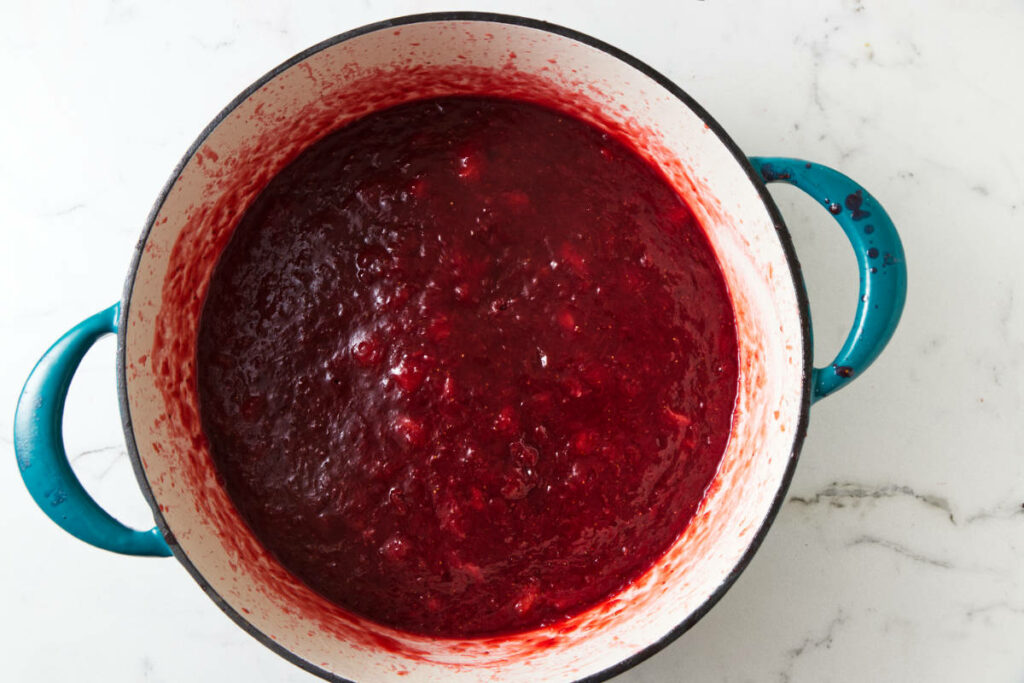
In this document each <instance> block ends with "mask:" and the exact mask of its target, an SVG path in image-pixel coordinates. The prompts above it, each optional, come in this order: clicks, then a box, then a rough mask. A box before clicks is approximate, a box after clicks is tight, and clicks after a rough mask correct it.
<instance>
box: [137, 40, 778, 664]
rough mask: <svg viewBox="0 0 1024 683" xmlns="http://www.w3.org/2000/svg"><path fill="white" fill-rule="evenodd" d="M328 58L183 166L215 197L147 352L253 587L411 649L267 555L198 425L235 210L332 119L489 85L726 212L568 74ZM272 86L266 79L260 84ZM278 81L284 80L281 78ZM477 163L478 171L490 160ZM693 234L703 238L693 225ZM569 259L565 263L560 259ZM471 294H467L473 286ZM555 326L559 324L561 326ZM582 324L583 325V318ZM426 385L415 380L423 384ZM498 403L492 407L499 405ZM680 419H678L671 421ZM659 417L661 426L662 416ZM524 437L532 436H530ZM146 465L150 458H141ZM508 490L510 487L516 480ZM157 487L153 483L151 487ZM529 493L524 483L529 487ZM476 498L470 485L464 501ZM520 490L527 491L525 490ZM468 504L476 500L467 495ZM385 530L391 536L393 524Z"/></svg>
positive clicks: (413, 644)
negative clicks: (298, 103)
mask: <svg viewBox="0 0 1024 683" xmlns="http://www.w3.org/2000/svg"><path fill="white" fill-rule="evenodd" d="M509 57H510V59H515V54H514V53H512V54H510V55H509ZM336 68H337V71H336V72H335V73H334V76H333V77H331V74H330V73H323V72H317V75H318V76H319V77H320V83H321V86H320V87H322V88H323V92H322V95H323V98H322V100H320V101H318V102H316V103H313V104H310V105H308V106H307V107H305V108H304V109H303V110H301V111H299V112H293V113H290V114H289V117H288V119H287V121H285V120H284V119H283V118H281V115H280V110H279V108H277V107H274V106H272V105H271V104H270V103H269V102H270V101H269V100H266V99H265V98H264V99H262V100H261V101H259V102H257V103H255V104H254V105H252V106H250V107H249V109H248V110H247V111H240V113H242V114H245V115H248V116H249V117H250V118H251V119H253V120H254V121H255V124H253V126H254V127H253V130H254V131H255V133H254V134H253V136H252V138H251V140H250V141H248V142H247V143H246V144H245V145H244V148H243V149H242V150H241V151H235V152H234V153H233V154H231V155H230V156H228V155H224V156H223V158H222V161H221V163H219V164H217V165H213V166H211V165H206V166H205V167H204V168H203V169H199V168H198V166H197V165H196V164H192V165H189V166H187V167H186V169H185V171H183V174H182V175H183V177H184V176H187V177H189V178H190V179H191V180H192V181H193V182H194V180H195V178H196V177H202V175H203V174H207V175H206V177H205V180H203V181H202V182H206V183H207V188H208V189H207V193H209V196H210V197H211V199H210V200H208V201H202V202H199V201H197V203H196V204H195V205H194V206H193V208H192V210H191V211H189V216H188V222H189V227H188V228H187V229H186V230H185V231H184V232H183V237H182V238H181V239H179V241H178V242H177V244H175V246H174V249H173V251H172V252H171V254H170V264H169V266H168V268H167V275H166V279H165V282H164V288H163V298H162V302H161V308H160V311H159V314H158V315H157V317H156V321H155V322H156V324H155V329H156V331H155V335H154V340H153V342H154V343H153V349H152V353H151V355H150V364H151V366H152V368H153V371H154V373H155V374H156V378H157V384H158V388H159V390H160V392H161V394H162V396H163V399H164V403H165V407H166V410H167V413H166V415H164V416H162V417H161V419H160V424H161V426H162V428H164V429H166V430H167V431H168V432H169V433H170V435H171V438H172V440H173V441H174V442H175V443H176V444H179V445H180V444H187V445H188V448H185V449H182V448H179V447H178V446H176V452H175V453H174V454H168V455H166V456H163V457H165V458H166V457H173V458H175V466H174V469H175V475H174V479H175V480H176V481H177V482H178V484H179V485H180V486H183V487H185V488H186V489H187V490H189V491H190V493H191V495H192V496H194V500H195V504H196V506H197V508H198V509H200V510H201V512H202V515H203V516H204V518H206V519H207V520H209V523H210V524H211V525H212V526H213V527H214V528H215V529H216V530H217V535H218V536H219V537H220V538H221V539H222V543H223V546H224V549H225V551H226V552H228V553H229V554H230V555H231V556H232V557H233V558H234V562H235V563H236V564H238V565H239V566H240V567H244V571H245V572H247V573H249V574H250V575H252V576H254V577H256V579H257V584H258V585H259V586H263V588H262V589H261V590H264V591H265V592H266V594H267V596H266V597H267V598H268V599H270V600H272V601H273V602H275V603H277V604H281V605H286V606H287V607H286V609H287V610H288V611H290V612H291V613H293V614H297V615H302V616H303V618H304V619H311V620H314V621H315V622H316V623H317V625H318V629H319V630H320V631H322V632H326V633H327V634H330V635H333V636H335V637H337V638H339V639H343V640H346V641H348V642H349V643H352V644H354V645H355V646H356V647H359V648H364V649H385V650H389V651H392V652H396V653H400V654H402V655H404V656H406V657H409V658H411V659H417V658H428V657H429V650H428V649H424V647H423V646H422V645H420V643H422V642H423V641H422V640H418V639H417V638H415V637H412V636H407V635H405V634H403V633H400V632H397V631H392V632H391V633H392V634H393V636H394V637H393V638H392V637H386V638H385V639H383V640H382V639H381V638H377V637H375V636H376V635H377V634H380V633H387V632H389V631H388V629H385V628H383V627H380V626H377V625H374V624H371V623H369V622H367V621H366V620H365V619H364V618H362V617H359V616H357V615H356V614H354V613H353V612H352V611H350V610H346V609H343V608H341V607H339V606H338V605H337V604H334V603H332V602H331V601H329V600H327V599H325V598H323V597H322V596H320V595H318V594H316V593H314V592H313V591H311V590H309V588H307V587H306V586H305V585H303V584H302V583H301V582H299V581H298V580H296V578H295V577H294V575H293V574H292V573H291V572H289V571H287V570H286V569H285V568H284V567H283V566H282V564H281V562H280V561H279V560H278V559H277V558H275V557H273V556H272V555H271V554H270V553H269V552H268V551H267V550H266V548H265V547H264V545H262V544H261V543H260V542H258V541H257V540H256V538H255V537H254V536H253V534H252V532H251V531H250V530H249V528H248V527H247V525H246V523H245V522H244V521H243V518H242V516H241V515H240V514H239V512H238V510H237V509H236V508H235V506H234V505H233V504H232V502H231V500H230V499H229V498H228V496H227V494H226V492H225V490H224V486H223V484H222V482H221V481H220V479H219V477H218V475H217V473H216V471H215V469H214V467H213V464H212V460H211V458H210V454H209V444H208V443H207V440H206V437H205V435H204V432H203V430H202V428H201V420H200V415H199V410H198V403H197V397H196V393H195V386H196V381H197V376H196V365H195V339H196V334H197V328H198V321H199V314H200V310H201V306H202V303H203V301H204V298H205V296H206V291H207V286H208V282H209V279H210V274H211V272H212V270H213V266H214V259H215V258H216V257H217V255H218V254H220V253H221V251H222V250H223V248H224V246H225V244H226V243H227V241H228V238H229V237H230V236H231V234H232V231H233V229H234V228H235V226H236V224H237V221H238V219H239V217H241V216H242V215H243V214H245V212H246V210H247V209H248V208H249V207H250V205H251V204H252V203H253V201H254V199H255V198H256V197H257V195H258V194H259V193H260V192H261V191H262V190H263V189H264V187H266V185H267V183H268V182H269V181H270V180H271V178H273V177H274V176H275V175H276V174H277V173H278V172H279V171H280V170H281V169H282V168H284V167H285V166H286V165H287V164H288V163H289V162H291V161H292V160H294V159H295V158H296V157H297V156H298V155H299V154H300V152H302V151H303V150H304V149H306V148H308V147H309V146H310V145H311V144H312V143H313V142H315V141H316V140H318V139H320V138H321V137H323V136H324V135H326V134H327V133H329V132H331V131H332V130H335V129H337V128H338V127H339V126H340V125H342V124H344V123H347V122H349V121H351V120H353V119H354V118H356V117H358V116H361V115H363V114H365V113H368V112H371V111H376V110H379V109H382V108H384V107H387V106H391V105H395V104H400V103H403V102H408V101H410V100H414V99H418V98H426V97H432V96H437V95H442V94H450V93H453V92H455V93H460V92H461V93H470V94H474V95H487V94H497V95H501V96H503V97H510V98H518V99H522V100H527V101H532V102H536V103H539V104H543V105H551V106H554V107H555V108H557V109H560V110H562V111H565V112H567V113H570V114H572V115H573V116H574V117H575V118H578V119H581V120H583V121H586V122H589V123H593V124H596V125H597V126H598V127H600V128H602V129H603V130H605V131H606V132H607V133H609V134H610V135H611V136H612V137H613V138H614V139H615V140H616V141H618V142H620V143H624V144H626V145H628V146H629V147H632V148H634V149H637V150H639V151H641V152H642V154H643V155H644V156H645V157H647V158H649V159H653V160H656V162H657V165H658V166H659V167H660V169H661V171H662V172H663V173H664V174H665V175H666V176H667V177H668V178H669V179H670V180H671V184H672V186H673V187H674V189H675V191H676V192H677V193H679V194H680V195H681V196H682V197H683V198H684V199H685V200H686V204H688V205H689V206H690V208H692V209H693V210H694V213H696V215H697V217H698V218H699V220H700V221H705V222H706V221H715V220H719V219H720V218H721V216H722V213H721V205H720V203H718V201H717V200H715V199H714V198H711V197H709V196H707V195H706V193H703V192H702V186H701V185H700V184H699V183H697V182H694V181H693V180H692V179H691V178H690V177H689V175H688V174H687V173H686V171H685V169H684V168H683V167H682V165H681V164H680V162H679V161H678V160H677V159H676V158H675V157H674V156H673V155H672V154H671V153H670V152H669V151H668V150H666V149H665V148H664V147H662V146H661V144H660V143H659V136H658V134H657V133H655V132H652V131H649V130H647V129H645V128H644V127H642V126H640V125H638V124H636V122H635V121H632V120H630V119H628V118H625V119H614V120H613V119H610V118H608V117H607V116H606V113H605V112H606V111H607V109H606V108H605V107H604V106H602V105H601V104H599V103H598V101H595V100H591V99H589V98H588V97H586V96H582V95H569V96H567V95H566V88H573V89H577V90H578V89H581V87H579V86H577V85H576V84H571V83H567V84H564V85H556V84H553V83H550V82H548V81H544V80H541V79H540V78H538V77H536V76H532V75H530V74H527V73H523V72H519V71H517V70H515V68H514V67H513V66H512V64H511V63H509V64H508V65H507V66H506V68H504V69H501V70H498V71H494V70H490V69H480V68H475V67H458V68H453V67H427V66H421V65H411V66H397V67H388V68H383V69H366V70H358V69H354V68H353V67H350V66H341V67H336ZM353 69H354V70H353ZM303 76H305V74H303ZM335 83H342V84H343V86H339V87H334V89H333V90H332V87H333V84H335ZM269 87H270V86H265V88H268V89H269ZM281 87H282V88H284V85H282V86H281ZM276 92H277V91H276V90H275V93H276ZM598 92H600V89H597V91H592V94H593V95H595V96H597V95H598ZM275 96H276V95H275ZM244 106H245V105H243V108H244ZM204 156H205V155H204ZM196 161H197V162H198V161H199V155H197V158H196ZM483 172H484V173H486V170H484V171H483ZM467 177H468V176H467ZM173 191H175V192H180V191H181V188H180V186H177V187H175V188H174V190H173ZM417 192H418V193H420V194H421V195H422V196H430V195H429V193H430V188H429V185H428V184H426V183H421V184H413V185H412V186H411V189H410V195H414V194H416V193H417ZM497 200H498V201H499V203H500V204H501V206H504V207H508V210H512V209H513V208H514V207H516V206H523V205H524V202H523V197H522V196H521V195H519V194H517V193H516V192H511V193H508V194H507V195H506V196H503V197H497ZM166 220H167V217H166V216H164V217H162V218H161V219H160V220H158V221H157V223H158V224H161V223H164V222H166ZM701 239H703V238H702V237H701ZM567 270H571V268H570V267H569V265H568V264H567ZM719 277H720V276H719ZM472 284H473V283H471V282H466V283H465V284H464V285H460V286H462V287H463V290H464V293H465V296H467V297H473V296H478V295H479V294H474V290H473V289H472V287H470V285H472ZM453 294H454V287H453ZM469 300H470V301H472V298H470V299H469ZM740 304H741V305H740V307H739V308H737V309H736V310H735V314H736V316H737V318H738V319H740V320H743V319H744V316H745V315H746V314H745V312H744V311H743V310H741V309H742V302H740ZM432 329H433V330H434V331H433V332H431V333H429V334H428V335H427V337H426V338H427V339H431V340H437V341H438V342H440V343H445V340H446V339H450V338H451V336H452V335H453V330H457V329H458V324H457V322H453V321H444V320H439V321H438V322H437V324H436V327H434V328H432ZM557 329H560V330H561V329H562V328H560V327H559V328H557ZM583 329H584V330H585V328H583ZM564 333H565V332H563V334H564ZM431 335H433V336H431ZM743 343H744V347H746V346H747V344H748V343H753V344H755V346H754V347H751V348H749V349H748V350H747V351H746V352H745V353H744V354H741V356H743V358H744V363H743V366H742V367H741V368H740V369H739V372H740V373H749V374H750V375H751V376H752V377H754V378H755V379H756V377H757V375H758V374H759V372H760V370H759V366H758V365H757V363H758V348H757V347H756V343H757V342H756V340H755V341H754V342H748V341H746V340H745V341H744V342H743ZM371 356H372V354H371ZM534 358H536V359H537V362H539V358H540V355H539V354H538V355H535V356H534ZM548 362H549V363H550V362H551V358H549V359H548ZM371 366H372V363H371ZM389 367H390V366H380V369H381V370H387V369H389ZM367 371H369V370H367ZM431 381H433V380H431V379H429V378H428V379H427V380H426V381H425V382H424V384H423V385H422V386H428V385H429V383H430V382H431ZM422 386H421V388H420V389H417V391H419V390H422ZM439 386H440V387H441V388H442V391H441V395H442V396H444V395H446V394H447V395H448V396H449V397H458V396H459V395H460V392H462V391H464V390H465V388H464V387H463V386H461V385H460V384H459V382H458V377H457V376H456V377H452V376H451V374H449V375H448V376H445V377H444V378H443V379H442V380H441V381H440V383H439ZM565 386H566V387H567V389H564V391H567V392H568V393H567V395H575V394H577V393H579V394H580V396H583V395H584V393H583V392H584V391H585V389H586V386H585V383H581V384H579V385H577V384H574V383H573V382H568V383H567V384H566V385H565ZM623 386H624V387H625V386H626V385H625V384H624V385H623ZM638 388H640V389H641V390H642V389H643V388H642V387H636V386H635V385H634V386H633V388H632V389H630V391H631V392H635V391H637V389H638ZM559 391H563V389H561V388H556V389H554V390H552V391H540V392H537V393H536V395H535V400H536V401H537V405H538V406H544V405H545V404H546V403H547V402H548V401H551V402H552V404H553V405H557V401H558V400H559V398H558V396H559V394H558V392H559ZM623 391H625V388H624V389H623ZM463 400H464V399H463ZM669 408H670V409H671V410H673V411H677V412H679V411H680V410H681V409H680V408H679V406H678V405H677V404H676V403H672V404H671V405H669ZM257 409H258V406H255V405H253V406H252V407H251V408H250V410H257ZM498 413H499V414H500V410H499V411H498ZM680 414H684V415H685V416H686V417H687V419H692V418H693V416H692V415H690V414H689V413H686V412H680ZM497 419H498V418H497V417H496V418H495V420H492V422H489V423H488V424H496V421H497ZM517 419H521V418H517ZM678 427H679V425H678V423H677V424H676V427H675V428H678ZM660 429H667V427H661V428H660ZM727 430H728V429H727V428H726V431H727ZM580 439H581V440H580V445H582V446H583V447H584V449H585V448H586V447H587V444H588V437H580ZM527 445H531V444H529V443H527ZM158 448H159V444H153V449H154V451H157V450H158ZM177 451H180V453H178V452H177ZM144 466H146V467H147V469H148V465H146V464H145V461H144ZM737 476H739V475H737ZM160 485H161V484H160V482H155V483H154V489H155V490H156V489H158V488H159V486H160ZM503 486H504V484H503ZM509 491H510V492H512V493H517V491H513V490H512V489H509ZM157 494H158V495H159V491H158V490H157ZM528 496H529V494H527V497H528ZM472 500H473V498H472V496H471V497H470V498H469V501H472ZM520 500H525V498H524V499H520ZM469 507H470V509H472V507H471V506H469ZM701 523H702V522H701V517H700V515H699V514H698V516H697V517H696V518H694V520H693V522H692V523H691V524H690V525H689V527H687V532H686V536H687V537H691V536H692V537H694V539H695V540H694V543H696V544H698V545H700V544H705V543H707V542H708V540H707V537H706V535H704V532H703V531H701V530H700V528H699V526H700V524H701ZM385 540H390V536H389V537H388V539H385ZM400 546H401V544H400V543H397V542H396V543H392V544H391V546H389V548H391V550H395V551H397V555H396V556H399V557H400V556H401V552H400ZM389 552H390V551H389ZM678 552H680V546H679V545H677V546H675V547H674V548H673V550H672V553H671V554H670V556H669V558H668V559H667V562H668V563H670V564H671V563H675V564H678V562H677V555H678ZM650 576H651V574H650V573H648V575H645V576H644V577H643V578H641V579H640V583H643V582H645V581H648V580H649V577H650ZM653 594H654V593H652V595H653ZM645 599H646V598H645ZM516 602H518V603H519V604H520V605H525V602H523V601H521V600H517V601H516ZM534 604H536V601H535V603H534ZM639 605H640V603H637V604H636V606H639ZM621 609H624V607H622V606H620V607H617V608H611V607H609V603H608V602H605V603H602V604H600V605H598V606H597V607H595V608H593V609H591V610H590V611H588V612H585V613H583V614H580V615H579V616H577V617H574V618H573V619H571V620H570V621H563V622H560V623H559V624H556V625H555V626H553V627H550V628H547V629H543V630H541V631H537V632H535V633H546V634H548V635H547V636H545V637H546V638H555V639H560V638H562V637H563V634H569V633H574V632H575V630H576V629H578V628H579V625H580V624H585V625H586V628H587V629H592V630H600V628H601V627H602V624H603V623H607V622H610V621H614V620H615V619H616V618H617V614H618V612H617V610H621ZM514 638H519V639H520V640H522V642H523V643H524V647H526V646H527V645H529V647H534V646H537V643H540V642H546V641H543V639H541V640H536V639H535V638H533V637H532V635H531V634H524V635H522V636H515V637H514ZM445 642H446V646H445V647H447V648H448V651H459V650H460V648H461V649H464V650H466V651H473V652H480V653H483V652H484V651H485V650H487V651H490V648H491V647H495V648H497V647H502V646H503V645H504V644H505V643H507V642H510V637H508V636H501V637H496V638H493V639H476V640H473V641H466V643H462V642H461V641H445Z"/></svg>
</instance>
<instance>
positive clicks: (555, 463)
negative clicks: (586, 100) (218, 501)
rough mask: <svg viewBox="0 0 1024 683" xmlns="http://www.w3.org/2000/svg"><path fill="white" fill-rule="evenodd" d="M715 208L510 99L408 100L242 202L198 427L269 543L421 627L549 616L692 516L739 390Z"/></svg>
mask: <svg viewBox="0 0 1024 683" xmlns="http://www.w3.org/2000/svg"><path fill="white" fill-rule="evenodd" d="M736 356H737V353H736V339H735V330H734V324H733V313H732V309H731V306H730V303H729V299H728V295H727V292H726V287H725V284H724V281H723V279H722V276H721V273H720V272H719V270H718V268H717V265H716V263H715V260H714V256H713V255H712V253H711V251H710V247H709V246H708V244H707V242H706V239H705V237H704V236H703V233H702V231H701V228H700V226H699V225H698V224H697V223H696V221H695V219H694V218H693V216H692V214H691V213H690V212H689V210H688V209H687V207H686V205H685V204H684V203H683V202H682V200H680V199H679V197H678V196H677V195H676V194H675V193H674V191H673V190H672V188H671V187H670V186H669V185H668V183H667V182H666V181H665V180H664V179H663V178H662V177H661V176H660V175H659V173H658V172H657V171H656V170H654V169H652V168H651V167H650V166H648V165H647V163H646V162H645V161H643V160H642V159H641V158H640V157H639V156H637V155H636V154H635V153H634V152H632V151H631V150H630V149H629V148H628V147H626V146H625V145H624V144H623V143H621V142H619V141H618V140H616V139H615V138H614V137H612V136H609V135H607V134H605V133H602V132H601V131H599V130H597V129H596V128H594V127H592V126H590V125H589V124H585V123H583V122H581V121H578V120H576V119H574V118H572V117H569V116H566V115H562V114H560V113H557V112H554V111H552V110H549V109H546V108H543V107H540V106H537V105H532V104H527V103H522V102H515V101H509V100H499V99H487V98H446V99H440V100H432V101H423V102H417V103H412V104H409V105H403V106H402V107H398V108H395V109H391V110H387V111H384V112H378V113H375V114H373V115H370V116H368V117H366V118H364V119H362V120H360V121H357V122H355V123H353V124H351V125H349V126H347V127H345V128H343V129H341V130H339V131H337V132H335V133H332V134H331V135H329V136H327V137H326V138H324V139H323V140H321V141H320V142H318V143H316V144H315V145H313V146H312V147H310V148H309V149H308V150H306V151H305V152H304V153H303V154H302V155H300V156H299V157H298V158H297V159H296V160H295V161H294V162H293V163H292V164H291V165H290V166H289V167H288V168H286V169H285V170H284V171H283V172H282V173H281V174H280V175H279V176H278V177H276V178H275V179H274V180H273V181H272V182H271V183H270V184H269V185H268V187H267V188H266V189H265V190H264V191H263V193H262V194H261V195H260V196H259V197H258V198H257V200H256V201H255V203H254V204H253V206H252V207H251V208H250V209H249V210H248V211H247V213H246V214H245V216H244V217H243V219H242V221H241V223H240V225H239V226H238V228H237V230H236V232H235V235H234V236H233V238H232V240H231V242H230V244H229V245H228V247H227V249H226V250H225V252H224V254H223V255H222V257H221V260H220V262H219V264H218V266H217V268H216V271H215V274H214V278H213V281H212V283H211V286H210V291H209V294H208V297H207V301H206V303H205V307H204V311H203V315H202V319H201V324H200V331H199V341H198V362H199V394H200V403H201V411H202V417H203V426H204V430H205V432H206V434H207V436H208V438H209V441H210V445H211V452H212V454H213V458H214V461H215V464H216V467H217V469H218V472H219V473H220V475H221V476H222V477H223V480H224V483H225V486H226V488H227V490H228V492H229V494H230V495H231V497H232V499H233V501H234V502H235V503H236V505H237V507H238V509H239V511H240V512H241V514H242V515H243V517H244V518H245V520H246V521H247V523H248V524H249V525H250V527H251V528H252V529H253V531H254V533H255V534H256V536H257V537H258V538H259V539H260V540H261V542H262V543H263V544H264V545H265V546H266V547H267V548H268V549H269V550H270V551H271V552H272V553H273V554H274V555H275V556H276V557H277V558H278V559H279V560H280V561H281V563H282V564H283V565H284V566H285V567H287V568H288V569H289V570H290V571H292V572H293V573H294V574H295V575H296V576H297V577H299V578H300V579H301V580H302V581H304V582H305V583H306V584H308V585H309V586H310V587H311V588H313V589H314V590H316V591H318V592H319V593H321V594H323V595H324V596H326V597H327V598H329V599H331V600H333V601H335V602H337V603H338V604H340V605H342V606H344V607H346V608H348V609H350V610H352V611H354V612H357V613H359V614H362V615H365V616H367V617H370V618H372V619H375V620H378V621H380V622H383V623H386V624H389V625H392V626H395V627H397V628H400V629H405V630H408V631H413V632H419V633H427V634H437V635H448V636H476V635H484V634H495V633H508V632H514V631H521V630H525V629H529V628H532V627H536V626H538V625H542V624H549V623H554V622H557V621H559V620H562V619H564V618H566V617H568V616H571V615H572V614H576V613H578V612H579V611H581V610H583V609H585V608H587V607H589V606H591V605H593V604H596V603H597V602H599V601H601V600H602V599H604V598H606V597H608V596H610V595H612V594H614V593H616V592H617V591H619V590H620V589H621V588H622V587H624V586H625V585H626V584H628V583H629V582H630V581H632V580H633V579H635V578H636V577H637V576H639V575H640V574H641V573H642V572H643V571H644V570H646V569H647V568H648V567H649V566H650V565H651V563H652V562H654V561H655V560H656V559H657V558H658V557H659V556H660V555H661V554H663V553H664V551H665V550H666V549H667V548H668V547H669V545H670V544H671V543H672V542H673V540H675V539H676V538H677V537H678V535H679V534H680V533H681V532H682V530H683V529H684V528H685V526H686V524H687V522H688V521H689V519H690V518H691V516H692V515H693V512H694V510H695V509H696V506H697V504H698V503H699V501H700V499H701V498H702V496H703V492H704V490H705V488H706V486H707V484H708V483H709V482H710V480H711V478H712V476H713V475H714V472H715V470H716V468H717V466H718V462H719V460H720V458H721V453H722V449H723V448H724V445H725V441H726V439H727V437H728V431H729V425H730V419H731V413H732V406H733V401H734V398H735V392H736V376H737V368H736Z"/></svg>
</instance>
